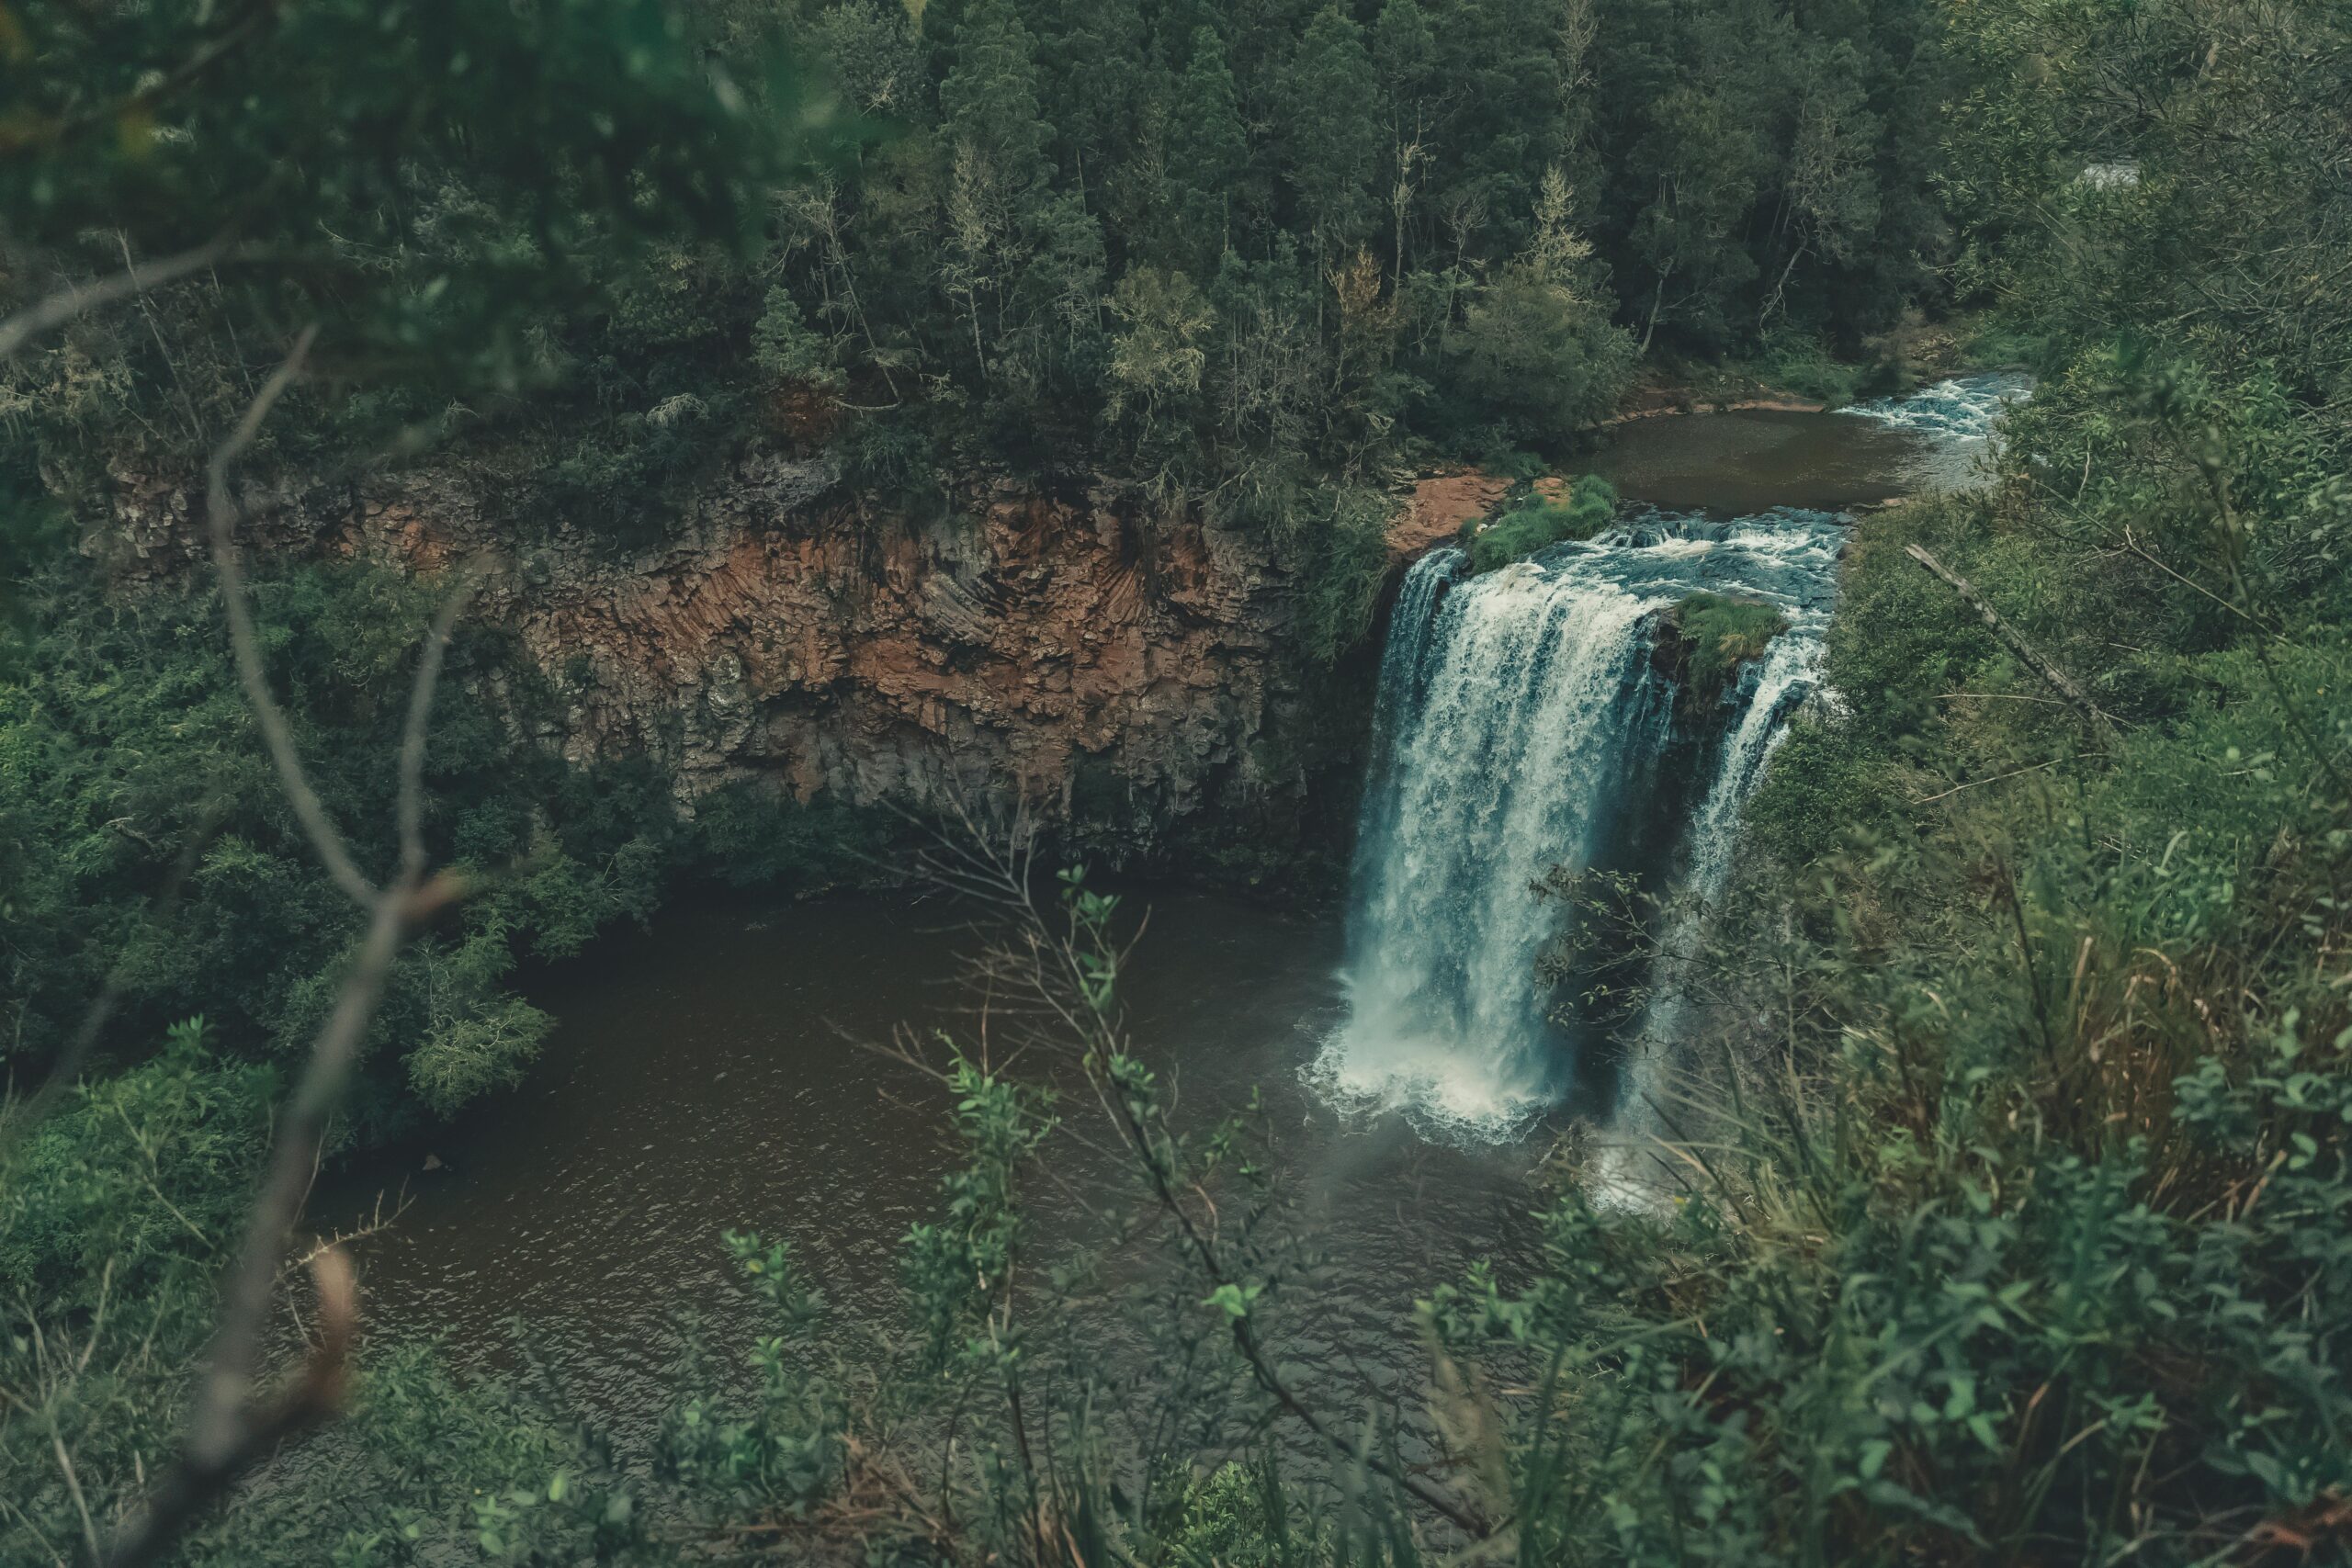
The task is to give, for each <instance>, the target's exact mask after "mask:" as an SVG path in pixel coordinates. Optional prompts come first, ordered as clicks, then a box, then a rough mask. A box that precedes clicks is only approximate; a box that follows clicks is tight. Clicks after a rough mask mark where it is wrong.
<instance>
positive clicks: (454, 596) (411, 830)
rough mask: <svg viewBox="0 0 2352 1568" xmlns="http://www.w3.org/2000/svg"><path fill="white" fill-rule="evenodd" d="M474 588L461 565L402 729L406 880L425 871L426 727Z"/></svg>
mask: <svg viewBox="0 0 2352 1568" xmlns="http://www.w3.org/2000/svg"><path fill="white" fill-rule="evenodd" d="M472 593H473V581H472V573H471V572H470V571H469V570H466V569H463V568H460V569H459V577H458V585H457V587H456V588H454V589H452V590H451V591H450V593H449V596H448V597H447V599H445V600H443V601H442V603H441V613H440V614H439V615H435V616H434V617H433V630H432V631H431V632H430V633H429V634H428V635H427V636H426V637H425V639H424V651H423V653H422V654H421V655H420V656H419V657H418V659H417V661H416V680H415V682H414V684H413V685H412V686H410V688H409V694H408V721H407V724H406V726H405V727H404V728H402V729H401V779H400V796H399V803H398V805H397V807H396V808H395V810H396V814H397V816H398V817H399V819H400V833H401V878H402V880H404V881H414V880H415V879H416V878H417V877H419V876H422V875H424V739H425V726H426V724H427V722H428V721H429V720H430V719H431V718H432V716H433V691H434V688H435V686H437V685H439V684H440V683H441V660H442V658H443V656H444V655H445V654H446V653H447V651H448V647H449V634H450V632H451V631H452V630H454V629H455V628H456V626H457V624H458V615H459V614H460V613H461V612H463V611H464V609H465V607H466V601H467V600H468V599H469V598H470V597H471V596H472Z"/></svg>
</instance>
